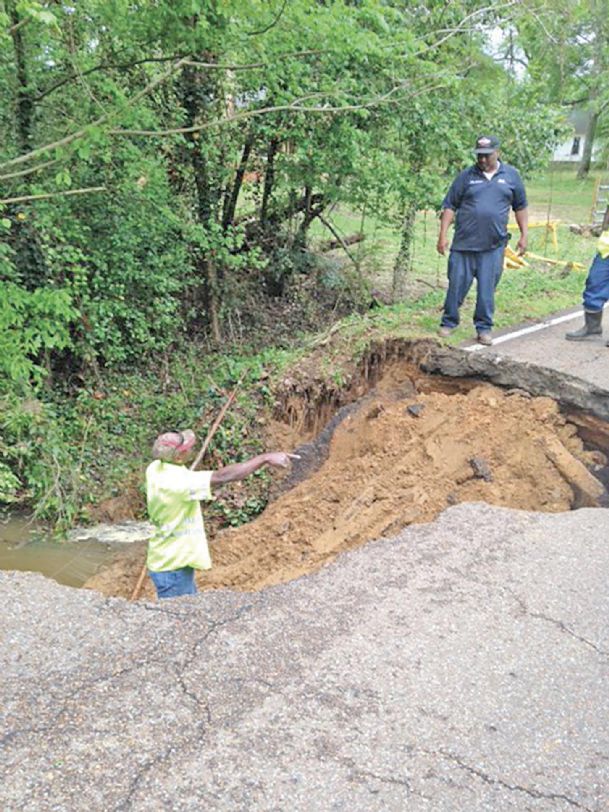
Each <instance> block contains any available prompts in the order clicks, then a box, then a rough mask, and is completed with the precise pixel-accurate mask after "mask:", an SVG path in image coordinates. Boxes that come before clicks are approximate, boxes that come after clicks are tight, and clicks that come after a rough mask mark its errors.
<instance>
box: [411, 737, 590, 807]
mask: <svg viewBox="0 0 609 812" xmlns="http://www.w3.org/2000/svg"><path fill="white" fill-rule="evenodd" d="M422 752H424V753H426V754H427V755H433V756H437V755H440V756H442V758H445V759H447V760H449V761H452V762H453V763H454V764H456V765H457V766H458V767H460V768H461V769H462V770H465V771H466V772H468V773H470V774H471V775H475V776H476V777H477V778H480V779H481V780H482V781H484V783H485V784H489V785H493V784H497V785H498V786H500V787H504V788H505V789H507V790H509V791H510V792H523V793H524V794H525V795H528V796H529V797H531V798H536V799H538V800H547V801H564V802H565V803H567V804H570V805H571V806H574V807H576V808H577V809H583V810H585V812H594V810H593V809H592V808H591V807H589V806H584V804H580V803H579V802H578V801H576V800H574V799H573V798H569V796H568V795H564V794H563V793H560V792H542V791H541V790H538V789H535V788H533V787H523V786H520V785H519V784H510V783H509V782H508V781H505V780H504V779H502V778H493V777H492V776H490V775H488V773H485V772H484V771H483V770H480V769H478V768H477V767H472V765H471V764H467V763H466V762H465V761H464V760H463V759H462V758H461V757H460V756H456V755H455V754H454V753H449V752H447V751H446V750H437V751H433V750H423V751H422Z"/></svg>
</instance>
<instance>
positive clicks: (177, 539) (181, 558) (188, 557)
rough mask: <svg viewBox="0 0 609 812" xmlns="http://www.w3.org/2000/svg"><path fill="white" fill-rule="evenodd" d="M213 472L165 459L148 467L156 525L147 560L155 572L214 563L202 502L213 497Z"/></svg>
mask: <svg viewBox="0 0 609 812" xmlns="http://www.w3.org/2000/svg"><path fill="white" fill-rule="evenodd" d="M211 474H212V472H211V471H191V470H190V469H188V468H185V467H184V466H183V465H174V464H173V463H170V462H163V461H162V460H155V461H154V462H152V463H150V465H149V466H148V468H147V469H146V496H147V500H148V515H149V517H150V521H151V522H152V523H153V524H154V526H155V532H154V534H153V536H152V538H151V539H150V540H149V542H148V557H147V560H146V564H147V566H148V569H149V570H152V572H165V571H166V570H177V569H179V568H180V567H194V568H195V569H198V570H208V569H209V568H210V567H211V558H210V556H209V549H208V547H207V538H206V536H205V526H204V524H203V514H202V513H201V505H200V504H199V502H200V500H201V499H211V498H212V494H211Z"/></svg>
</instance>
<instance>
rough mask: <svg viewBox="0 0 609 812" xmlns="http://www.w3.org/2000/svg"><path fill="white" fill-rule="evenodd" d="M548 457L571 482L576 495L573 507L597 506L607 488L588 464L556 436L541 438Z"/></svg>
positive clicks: (567, 480)
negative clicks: (594, 474) (575, 455)
mask: <svg viewBox="0 0 609 812" xmlns="http://www.w3.org/2000/svg"><path fill="white" fill-rule="evenodd" d="M540 442H541V444H542V446H543V449H544V451H545V454H546V457H547V458H548V459H549V460H550V462H552V463H553V464H554V465H555V466H556V469H557V470H558V472H559V473H560V475H561V476H562V477H563V478H564V479H565V480H566V482H568V483H569V485H570V486H571V489H572V490H573V495H574V497H575V499H574V503H573V507H574V508H580V507H595V506H596V505H598V503H599V500H600V498H601V496H603V494H604V492H605V489H604V487H603V485H602V483H601V482H599V481H598V479H597V478H596V477H595V476H593V475H592V474H591V473H590V472H589V471H588V469H587V468H586V466H585V465H584V464H583V463H581V462H580V461H579V460H578V459H576V458H575V457H574V456H573V455H572V454H571V453H569V451H567V449H566V448H565V447H564V445H563V444H562V443H561V442H560V440H558V439H557V438H555V437H543V438H540Z"/></svg>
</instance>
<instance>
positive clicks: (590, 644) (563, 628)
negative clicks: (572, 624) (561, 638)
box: [505, 587, 609, 657]
mask: <svg viewBox="0 0 609 812" xmlns="http://www.w3.org/2000/svg"><path fill="white" fill-rule="evenodd" d="M505 591H506V592H508V593H509V594H510V595H511V596H512V597H513V598H514V600H515V601H516V603H517V604H518V605H519V606H520V609H521V610H522V613H523V614H525V615H527V617H532V618H535V619H536V620H545V622H546V623H551V624H552V625H553V626H556V627H557V628H558V629H560V631H561V632H564V633H565V634H567V635H569V636H570V637H572V638H573V639H574V640H579V642H580V643H583V644H584V645H586V646H588V647H589V648H591V649H593V650H594V651H596V653H597V654H600V655H601V657H609V651H605V650H604V649H602V648H600V647H599V646H597V645H596V643H593V642H592V641H591V640H588V639H587V638H586V637H583V636H582V635H581V634H577V633H576V632H574V631H573V630H572V629H570V628H569V627H568V626H567V625H566V623H564V622H563V621H562V620H559V619H557V618H554V617H550V616H549V615H544V613H543V612H532V611H531V610H530V609H529V607H528V606H527V604H526V602H525V601H524V600H523V598H521V597H520V595H518V594H517V593H516V592H515V591H514V590H513V589H510V588H509V587H505Z"/></svg>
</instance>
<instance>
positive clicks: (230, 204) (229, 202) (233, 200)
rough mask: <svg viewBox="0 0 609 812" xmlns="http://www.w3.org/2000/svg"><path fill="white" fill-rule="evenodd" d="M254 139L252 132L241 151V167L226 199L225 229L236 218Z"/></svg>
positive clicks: (223, 220)
mask: <svg viewBox="0 0 609 812" xmlns="http://www.w3.org/2000/svg"><path fill="white" fill-rule="evenodd" d="M254 140H255V138H254V135H253V134H251V133H250V134H249V135H248V136H247V138H246V140H245V144H244V145H243V152H242V153H241V160H240V161H239V167H238V169H237V173H236V175H235V180H234V182H233V186H232V189H231V193H230V195H227V197H226V199H225V201H224V212H223V215H222V227H223V229H224V230H225V231H226V229H227V228H228V227H229V226H230V225H232V223H233V220H234V219H235V211H236V209H237V201H238V199H239V192H240V191H241V186H242V185H243V176H244V175H245V170H246V169H247V162H248V160H249V157H250V154H251V151H252V147H253V146H254Z"/></svg>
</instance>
